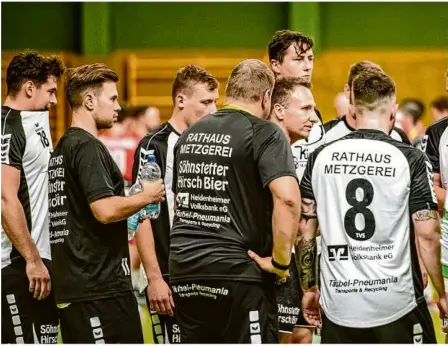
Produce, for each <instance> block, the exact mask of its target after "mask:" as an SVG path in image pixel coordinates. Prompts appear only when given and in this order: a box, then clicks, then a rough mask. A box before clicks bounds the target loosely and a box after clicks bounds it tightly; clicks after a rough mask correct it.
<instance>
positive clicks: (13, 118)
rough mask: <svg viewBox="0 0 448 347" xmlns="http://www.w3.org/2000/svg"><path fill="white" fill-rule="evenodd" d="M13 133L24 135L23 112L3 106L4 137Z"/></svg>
mask: <svg viewBox="0 0 448 347" xmlns="http://www.w3.org/2000/svg"><path fill="white" fill-rule="evenodd" d="M11 132H14V133H15V134H18V133H23V125H22V118H21V112H20V111H18V110H14V109H12V108H9V107H5V106H2V135H3V134H5V133H11Z"/></svg>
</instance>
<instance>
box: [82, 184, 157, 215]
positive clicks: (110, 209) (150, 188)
mask: <svg viewBox="0 0 448 347" xmlns="http://www.w3.org/2000/svg"><path fill="white" fill-rule="evenodd" d="M142 184H143V187H144V190H143V191H142V192H141V193H139V194H136V195H132V196H110V197H106V198H103V199H99V200H96V201H94V202H92V203H90V209H91V210H92V212H93V215H94V216H95V218H96V219H97V220H98V221H100V222H101V223H103V224H109V223H114V222H118V221H121V220H123V219H126V218H128V217H129V216H132V215H133V214H134V213H137V212H138V211H139V210H140V209H142V208H143V207H145V206H146V205H148V204H152V203H157V202H160V201H163V200H164V199H165V186H164V184H163V181H162V180H161V179H159V180H157V181H155V182H151V183H148V182H143V183H142Z"/></svg>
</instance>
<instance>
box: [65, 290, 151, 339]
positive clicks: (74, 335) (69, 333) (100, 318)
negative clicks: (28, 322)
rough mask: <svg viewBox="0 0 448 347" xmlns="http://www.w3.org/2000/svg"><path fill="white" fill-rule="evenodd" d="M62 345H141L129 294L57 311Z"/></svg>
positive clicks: (137, 318) (137, 317)
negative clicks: (59, 318) (59, 319)
mask: <svg viewBox="0 0 448 347" xmlns="http://www.w3.org/2000/svg"><path fill="white" fill-rule="evenodd" d="M60 317H61V335H62V341H63V342H64V343H143V332H142V325H141V322H140V314H139V312H138V306H137V300H136V299H135V296H134V294H133V293H132V292H129V293H125V294H124V295H123V296H117V297H113V298H107V299H101V300H92V301H82V302H74V303H71V304H70V305H69V306H68V307H65V308H62V309H60Z"/></svg>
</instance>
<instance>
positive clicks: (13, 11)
mask: <svg viewBox="0 0 448 347" xmlns="http://www.w3.org/2000/svg"><path fill="white" fill-rule="evenodd" d="M1 7H2V11H1V12H2V24H1V25H2V50H22V49H25V48H30V49H41V50H56V51H57V50H62V51H74V52H77V51H78V50H79V40H80V32H79V28H80V23H79V8H80V6H79V3H73V2H66V3H60V2H42V3H36V2H27V3H25V2H3V3H2V4H1Z"/></svg>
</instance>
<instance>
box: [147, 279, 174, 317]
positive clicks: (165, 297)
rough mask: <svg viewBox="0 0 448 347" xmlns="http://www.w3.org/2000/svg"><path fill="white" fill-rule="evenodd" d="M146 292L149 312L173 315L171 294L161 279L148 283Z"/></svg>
mask: <svg viewBox="0 0 448 347" xmlns="http://www.w3.org/2000/svg"><path fill="white" fill-rule="evenodd" d="M146 290H147V292H148V300H149V305H150V308H151V310H153V311H157V312H158V313H160V314H167V315H169V316H173V315H174V300H173V294H172V292H171V289H170V287H169V286H168V284H167V283H166V282H165V281H164V280H163V279H158V280H152V281H150V282H149V283H148V288H147V289H146Z"/></svg>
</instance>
